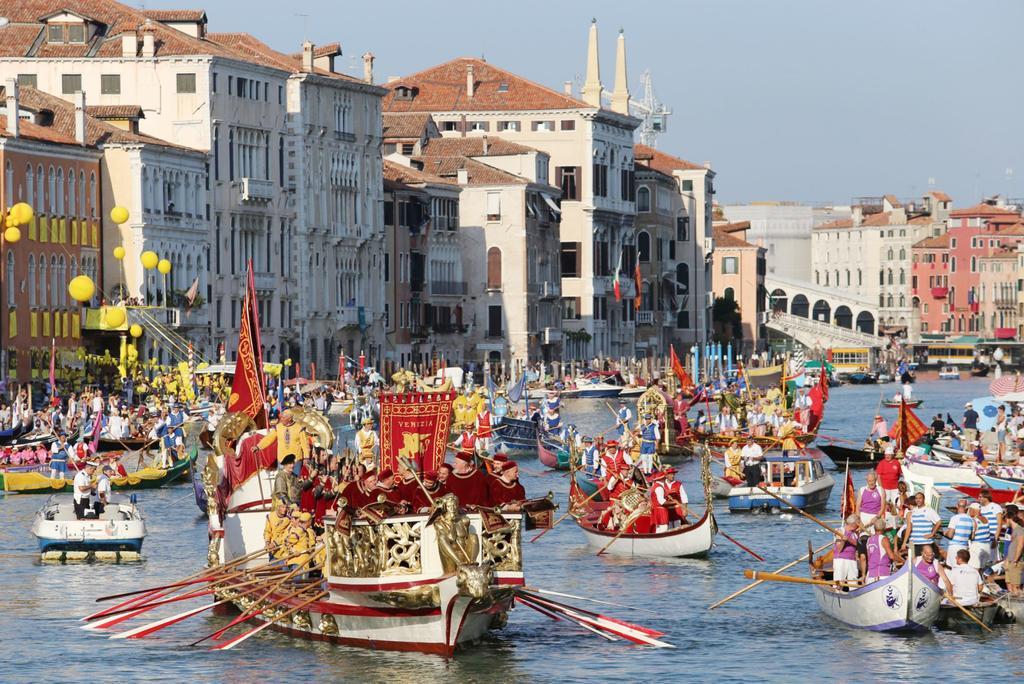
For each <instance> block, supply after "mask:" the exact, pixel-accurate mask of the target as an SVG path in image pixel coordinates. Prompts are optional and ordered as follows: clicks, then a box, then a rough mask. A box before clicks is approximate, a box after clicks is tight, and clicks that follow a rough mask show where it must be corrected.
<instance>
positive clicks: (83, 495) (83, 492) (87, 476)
mask: <svg viewBox="0 0 1024 684" xmlns="http://www.w3.org/2000/svg"><path fill="white" fill-rule="evenodd" d="M94 472H96V462H95V461H87V462H86V464H85V467H84V468H82V469H81V470H79V471H78V474H76V475H75V479H74V482H73V483H72V488H73V489H72V491H73V492H74V493H73V495H72V496H73V498H74V502H75V517H76V518H78V519H79V520H84V519H85V517H86V513H85V512H86V511H87V510H89V509H90V508H91V503H92V494H93V492H94V491H95V487H93V484H92V474H93V473H94Z"/></svg>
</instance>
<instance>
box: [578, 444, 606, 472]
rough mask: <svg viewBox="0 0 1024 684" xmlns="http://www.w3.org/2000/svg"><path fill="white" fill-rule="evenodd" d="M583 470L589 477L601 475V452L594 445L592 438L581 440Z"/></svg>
mask: <svg viewBox="0 0 1024 684" xmlns="http://www.w3.org/2000/svg"><path fill="white" fill-rule="evenodd" d="M582 460H583V463H582V464H581V465H582V466H583V470H584V471H585V472H586V473H588V474H590V475H600V474H601V452H600V451H599V450H598V448H597V445H596V444H594V438H593V437H584V438H583V456H582Z"/></svg>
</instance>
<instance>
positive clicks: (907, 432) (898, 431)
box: [889, 402, 928, 451]
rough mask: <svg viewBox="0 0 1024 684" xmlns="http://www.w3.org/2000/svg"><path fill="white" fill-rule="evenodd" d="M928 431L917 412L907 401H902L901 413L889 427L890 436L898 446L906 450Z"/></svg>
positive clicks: (901, 449)
mask: <svg viewBox="0 0 1024 684" xmlns="http://www.w3.org/2000/svg"><path fill="white" fill-rule="evenodd" d="M926 432H928V428H927V427H926V426H925V424H924V423H922V422H921V419H920V418H918V417H917V414H915V413H914V412H913V410H911V408H910V407H909V406H907V404H906V402H900V414H899V416H898V417H897V418H896V422H895V423H893V425H892V427H891V428H889V438H890V439H894V440H896V448H897V449H899V450H900V451H906V449H907V447H908V446H910V445H912V444H914V443H916V442H917V440H919V439H921V438H922V437H923V436H924V434H925V433H926Z"/></svg>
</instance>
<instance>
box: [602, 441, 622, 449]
mask: <svg viewBox="0 0 1024 684" xmlns="http://www.w3.org/2000/svg"><path fill="white" fill-rule="evenodd" d="M604 446H605V448H606V449H612V448H615V447H618V446H619V443H618V442H616V441H615V440H614V439H609V440H608V441H607V442H605V443H604Z"/></svg>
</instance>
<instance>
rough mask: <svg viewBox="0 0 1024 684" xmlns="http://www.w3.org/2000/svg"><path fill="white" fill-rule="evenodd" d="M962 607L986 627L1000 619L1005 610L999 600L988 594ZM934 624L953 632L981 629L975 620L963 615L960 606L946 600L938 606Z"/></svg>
mask: <svg viewBox="0 0 1024 684" xmlns="http://www.w3.org/2000/svg"><path fill="white" fill-rule="evenodd" d="M964 608H965V609H966V610H968V611H970V613H971V615H973V616H974V617H976V618H977V619H978V620H979V621H981V622H982V623H983V624H984V625H985V626H986V627H991V626H992V625H993V624H995V623H996V622H997V621H1001V620H1000V618H1001V614H1002V613H1003V612H1005V611H1004V609H1003V607H1002V606H1000V605H999V601H998V600H996V599H994V598H992V597H990V596H982V597H981V600H980V601H978V603H977V604H975V605H973V606H964ZM935 625H936V626H937V627H938V628H939V629H948V630H951V631H955V632H977V631H981V627H980V626H979V625H978V623H977V622H975V621H974V620H972V619H971V618H969V617H967V616H966V615H964V612H963V611H962V610H960V608H958V607H956V606H954V605H952V604H950V603H947V602H946V601H943V602H942V606H941V607H940V608H939V617H938V620H936V622H935Z"/></svg>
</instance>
